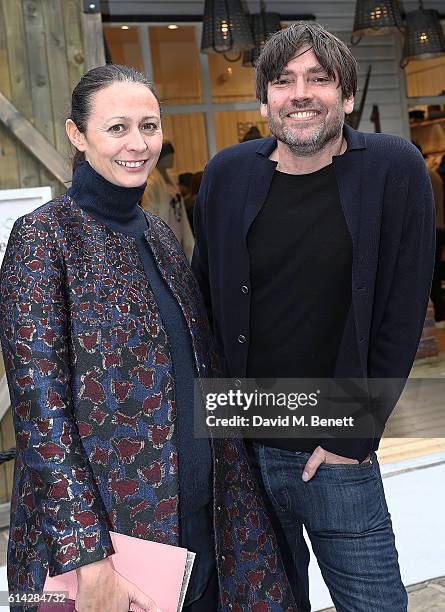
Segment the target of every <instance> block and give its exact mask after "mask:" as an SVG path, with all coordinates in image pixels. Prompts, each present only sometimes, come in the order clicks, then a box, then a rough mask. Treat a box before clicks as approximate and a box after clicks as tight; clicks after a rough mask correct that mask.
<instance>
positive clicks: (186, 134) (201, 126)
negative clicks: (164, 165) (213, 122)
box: [162, 113, 209, 180]
mask: <svg viewBox="0 0 445 612" xmlns="http://www.w3.org/2000/svg"><path fill="white" fill-rule="evenodd" d="M162 131H163V133H164V140H169V141H170V142H171V143H172V145H173V146H174V148H175V156H174V166H173V168H172V169H171V174H172V176H173V177H174V178H175V179H176V180H177V177H178V175H179V174H181V173H182V172H193V173H194V172H201V171H202V170H204V167H205V165H206V163H207V161H208V159H209V156H208V151H207V138H206V130H205V121H204V114H203V113H187V114H186V113H184V114H180V115H179V114H174V115H164V116H163V117H162Z"/></svg>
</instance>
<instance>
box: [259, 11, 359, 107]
mask: <svg viewBox="0 0 445 612" xmlns="http://www.w3.org/2000/svg"><path fill="white" fill-rule="evenodd" d="M307 45H309V46H310V47H312V49H313V51H314V54H315V56H316V58H317V60H318V61H319V62H320V65H321V66H322V67H323V68H324V69H325V70H326V73H327V74H328V76H330V77H331V78H337V79H338V83H339V87H341V90H342V93H343V98H350V97H351V96H354V95H355V93H356V91H357V62H356V60H355V58H354V56H353V55H352V53H351V52H350V50H349V49H348V47H347V46H346V45H345V43H343V42H342V41H341V40H340V39H338V38H337V37H336V36H334V35H333V34H331V33H330V32H328V31H327V30H326V29H325V28H324V27H323V26H321V25H320V24H319V23H315V22H314V21H296V22H295V23H292V24H291V25H290V26H288V27H287V28H284V29H283V30H279V31H278V32H275V34H273V35H272V36H271V37H270V38H269V40H268V41H267V43H266V45H265V46H264V49H263V50H262V52H261V55H260V57H259V59H258V61H257V64H256V97H257V99H258V100H259V101H260V102H261V103H262V104H266V103H267V85H268V83H271V82H272V81H274V80H275V79H277V78H278V77H279V76H280V75H281V73H282V72H283V70H284V67H285V66H286V64H287V63H288V62H289V61H290V60H291V59H292V58H293V57H294V56H295V55H296V54H297V53H298V51H299V50H300V49H301V48H302V47H305V46H307Z"/></svg>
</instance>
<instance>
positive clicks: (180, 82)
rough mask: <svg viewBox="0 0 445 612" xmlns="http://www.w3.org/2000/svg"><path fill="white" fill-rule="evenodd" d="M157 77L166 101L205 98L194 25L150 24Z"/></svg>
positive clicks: (199, 99) (155, 80) (154, 76)
mask: <svg viewBox="0 0 445 612" xmlns="http://www.w3.org/2000/svg"><path fill="white" fill-rule="evenodd" d="M149 36H150V50H151V61H152V66H153V81H154V83H155V86H156V89H157V91H158V94H159V96H160V98H161V102H163V103H164V104H200V103H201V102H202V91H201V76H200V65H199V48H198V44H197V41H196V28H195V27H194V26H182V25H181V26H180V27H178V28H177V29H176V30H170V29H169V28H168V27H167V26H166V25H165V26H150V27H149Z"/></svg>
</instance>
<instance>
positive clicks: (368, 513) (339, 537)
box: [246, 442, 408, 612]
mask: <svg viewBox="0 0 445 612" xmlns="http://www.w3.org/2000/svg"><path fill="white" fill-rule="evenodd" d="M246 447H247V450H248V453H249V457H250V462H251V465H252V468H253V470H254V473H255V475H256V478H257V480H258V482H259V484H260V489H261V490H262V495H263V498H264V501H265V504H266V507H267V509H268V511H269V514H270V517H271V520H272V524H273V526H274V528H275V532H276V535H277V539H278V544H279V547H280V551H281V554H282V557H283V562H284V565H285V568H286V573H287V574H288V578H289V581H290V583H291V587H292V590H293V592H294V597H295V599H296V601H297V604H298V606H299V608H298V609H299V612H309V611H310V609H311V606H310V602H309V576H308V566H309V550H308V547H307V545H306V542H305V540H304V537H303V525H304V526H305V528H306V531H307V533H308V535H309V538H310V541H311V545H312V550H313V552H314V554H315V556H316V557H317V561H318V565H319V566H320V570H321V573H322V576H323V579H324V581H325V583H326V585H327V587H328V589H329V592H330V594H331V597H332V601H333V602H334V605H335V607H336V609H337V612H406V610H407V605H408V598H407V594H406V591H405V588H404V586H403V584H402V580H401V577H400V570H399V564H398V555H397V550H396V548H395V543H394V534H393V531H392V525H391V518H390V515H389V512H388V507H387V505H386V500H385V494H384V491H383V484H382V477H381V475H380V469H379V465H378V462H377V457H376V455H375V453H372V455H371V463H364V464H349V465H348V464H342V465H327V464H322V465H321V466H320V467H319V469H318V471H317V473H316V475H315V476H314V477H313V478H312V479H311V480H310V481H309V482H307V483H305V482H303V481H302V480H301V475H302V473H303V468H304V466H305V464H306V461H307V460H308V458H309V457H310V453H304V452H293V451H287V450H281V449H278V448H271V447H268V446H263V445H261V444H256V443H250V442H247V443H246Z"/></svg>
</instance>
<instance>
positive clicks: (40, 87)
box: [0, 0, 97, 195]
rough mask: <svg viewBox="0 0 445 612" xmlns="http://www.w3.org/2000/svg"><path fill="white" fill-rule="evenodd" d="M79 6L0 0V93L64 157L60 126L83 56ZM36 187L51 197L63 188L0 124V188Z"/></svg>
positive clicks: (60, 0)
mask: <svg viewBox="0 0 445 612" xmlns="http://www.w3.org/2000/svg"><path fill="white" fill-rule="evenodd" d="M81 6H82V3H81V1H80V0H1V2H0V91H1V92H2V93H3V94H4V95H5V96H6V97H7V98H9V100H10V101H11V102H12V103H13V104H14V106H15V107H16V108H17V109H18V110H19V111H20V113H22V114H23V115H24V116H25V117H26V118H27V119H28V120H29V121H31V123H32V124H33V125H34V126H35V127H36V128H37V129H38V130H39V132H40V133H41V134H42V136H44V137H45V138H46V140H47V141H48V142H49V143H50V144H52V145H53V146H54V147H55V148H56V149H57V151H59V152H60V153H61V154H62V155H63V156H64V157H65V158H69V157H70V156H71V152H70V148H69V144H68V140H67V137H66V135H65V127H64V124H65V119H66V117H67V115H68V114H69V107H70V93H71V91H72V89H73V87H74V86H75V84H76V83H77V82H78V81H79V79H80V77H81V76H82V74H83V73H84V72H85V66H86V60H87V59H88V53H87V52H85V50H84V43H83V38H84V32H83V30H82V24H81V14H82V11H81ZM89 17H90V16H89ZM91 17H93V16H91ZM94 17H96V18H97V15H96V16H94ZM84 29H85V27H84ZM87 51H88V50H87ZM42 185H50V186H51V188H52V191H53V195H56V194H58V193H61V192H62V191H64V190H65V188H66V185H63V184H61V183H60V182H59V181H57V180H56V179H55V178H54V177H53V176H52V175H51V173H50V172H49V171H48V170H46V169H45V168H44V167H43V166H42V164H40V163H39V161H38V159H36V158H35V157H34V156H33V155H32V154H31V153H29V152H28V151H27V150H26V148H25V147H24V146H23V145H22V144H21V143H19V142H18V141H17V140H16V139H15V138H14V137H13V136H11V135H10V133H9V132H8V131H7V130H6V129H5V127H4V126H2V125H1V124H0V189H13V188H17V187H39V186H42Z"/></svg>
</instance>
